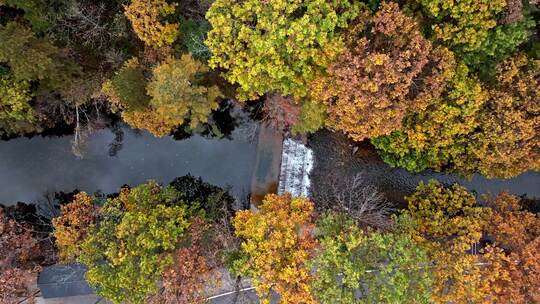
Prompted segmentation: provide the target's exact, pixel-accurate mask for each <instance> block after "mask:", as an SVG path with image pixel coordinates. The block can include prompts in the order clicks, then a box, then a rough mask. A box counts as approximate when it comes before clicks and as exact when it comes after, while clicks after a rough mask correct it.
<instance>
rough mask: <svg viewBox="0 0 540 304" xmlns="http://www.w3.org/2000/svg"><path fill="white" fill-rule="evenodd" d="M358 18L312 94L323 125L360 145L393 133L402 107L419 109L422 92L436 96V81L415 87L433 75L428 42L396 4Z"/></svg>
mask: <svg viewBox="0 0 540 304" xmlns="http://www.w3.org/2000/svg"><path fill="white" fill-rule="evenodd" d="M359 20H360V21H359V24H356V25H354V26H352V27H351V29H350V30H349V32H348V33H347V37H346V38H347V41H348V43H347V44H346V46H347V47H346V49H345V50H344V51H343V52H342V53H341V54H340V55H339V56H338V57H337V59H336V60H335V61H334V62H333V63H332V64H330V66H329V67H328V75H326V76H325V77H323V78H322V79H316V80H315V82H314V92H313V93H312V94H313V98H314V99H315V100H325V101H327V102H328V104H329V105H328V112H329V119H328V125H329V126H331V127H332V128H335V129H337V130H341V131H343V132H345V133H347V134H349V135H350V136H351V137H352V138H353V139H355V140H359V141H360V140H363V139H364V138H370V137H375V136H379V135H384V134H388V133H390V132H391V131H393V130H396V129H398V128H399V127H400V126H401V120H402V119H403V116H404V115H405V112H406V111H407V110H408V109H415V108H423V104H424V103H425V99H426V96H425V95H426V93H428V94H436V92H435V91H436V89H437V88H436V87H433V86H434V85H436V84H437V82H435V83H433V81H430V80H425V81H423V83H421V84H420V85H418V83H419V82H420V81H419V79H420V78H432V77H434V76H435V75H430V74H431V71H428V70H430V68H431V67H430V66H431V65H433V64H434V63H432V62H430V61H432V58H431V55H430V52H431V44H430V42H429V41H428V40H427V39H426V38H424V37H422V34H421V32H420V30H419V29H418V26H417V24H416V23H415V22H414V20H413V18H411V17H408V16H406V15H405V14H404V13H403V12H401V10H400V8H399V6H398V5H397V4H396V3H393V2H383V3H382V4H381V6H380V8H379V10H378V11H377V13H375V15H373V16H369V15H366V16H361V17H360V18H359ZM433 59H434V58H433ZM422 84H425V87H423V86H422ZM434 90H435V91H434Z"/></svg>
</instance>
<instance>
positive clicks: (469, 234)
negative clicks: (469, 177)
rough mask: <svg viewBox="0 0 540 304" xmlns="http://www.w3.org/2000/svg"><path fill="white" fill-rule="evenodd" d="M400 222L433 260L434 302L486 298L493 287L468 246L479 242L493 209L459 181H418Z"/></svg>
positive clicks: (466, 301) (479, 300)
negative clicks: (446, 183)
mask: <svg viewBox="0 0 540 304" xmlns="http://www.w3.org/2000/svg"><path fill="white" fill-rule="evenodd" d="M406 200H407V201H408V203H409V207H408V209H405V210H403V211H402V212H401V214H400V215H399V217H398V223H399V227H400V228H401V229H402V230H403V232H404V233H406V234H409V235H410V236H411V237H412V239H413V240H415V241H416V242H417V243H418V244H419V245H421V247H423V248H424V249H425V250H426V251H427V253H428V256H429V258H430V260H431V262H432V264H433V268H432V269H431V275H432V278H433V290H432V299H431V300H432V302H433V303H483V301H485V300H486V299H487V298H488V297H489V295H490V293H491V291H490V288H489V286H488V285H487V284H485V282H484V280H482V277H481V275H482V272H481V269H482V268H481V264H480V261H481V260H480V257H479V256H477V255H473V254H470V253H469V252H468V251H469V250H470V249H471V247H472V246H473V244H475V243H478V242H479V241H480V238H481V236H482V231H483V229H484V227H485V225H486V220H487V219H488V217H489V215H490V214H491V213H490V209H489V208H482V207H477V206H475V205H476V199H475V197H474V195H473V194H471V193H470V192H468V191H467V190H466V189H465V188H464V187H462V186H459V185H457V184H455V185H453V186H451V187H445V186H443V185H442V184H440V183H439V182H437V181H435V180H431V181H429V183H427V184H424V183H422V182H421V183H420V184H419V185H418V187H417V188H416V192H415V193H414V194H413V195H412V196H409V197H407V198H406Z"/></svg>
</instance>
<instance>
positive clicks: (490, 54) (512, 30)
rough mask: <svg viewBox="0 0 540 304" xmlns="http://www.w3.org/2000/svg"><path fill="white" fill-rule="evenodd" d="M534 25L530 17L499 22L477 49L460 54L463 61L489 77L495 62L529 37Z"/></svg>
mask: <svg viewBox="0 0 540 304" xmlns="http://www.w3.org/2000/svg"><path fill="white" fill-rule="evenodd" d="M510 2H511V1H509V3H510ZM519 2H520V3H521V1H519ZM535 26H536V24H535V22H534V20H533V19H532V18H530V17H527V18H524V19H522V20H519V21H516V22H513V23H508V24H501V25H499V26H497V27H495V28H493V29H492V30H490V31H489V32H488V34H487V37H486V39H485V40H484V41H483V42H482V44H481V45H480V47H479V48H478V49H477V50H475V51H471V52H467V53H465V54H462V55H461V57H462V58H463V62H464V63H465V64H467V66H469V67H471V68H472V69H474V70H479V72H480V75H481V76H483V77H486V78H487V77H490V76H491V74H493V71H494V70H495V67H496V65H497V64H499V63H500V62H501V61H503V60H505V59H506V58H507V57H509V56H510V55H512V53H514V52H515V50H516V49H517V47H518V46H519V45H521V44H522V43H524V42H525V41H527V39H529V37H530V36H531V33H532V30H533V29H534V28H535Z"/></svg>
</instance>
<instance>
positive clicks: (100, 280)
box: [79, 181, 191, 303]
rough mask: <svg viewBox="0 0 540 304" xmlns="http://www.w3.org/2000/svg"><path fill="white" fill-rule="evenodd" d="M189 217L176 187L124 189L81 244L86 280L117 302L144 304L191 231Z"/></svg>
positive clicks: (152, 185)
mask: <svg viewBox="0 0 540 304" xmlns="http://www.w3.org/2000/svg"><path fill="white" fill-rule="evenodd" d="M190 212H191V210H188V209H187V208H186V207H185V204H184V203H183V202H182V201H180V200H179V193H178V192H177V191H176V190H174V189H173V188H171V187H166V188H161V187H160V186H159V185H158V184H157V183H155V182H152V181H150V182H147V183H146V184H142V185H139V186H137V187H135V188H133V189H127V188H124V189H122V190H121V192H120V195H119V196H118V197H116V198H109V199H107V201H106V202H105V204H104V205H103V207H102V208H101V209H100V211H99V215H98V217H99V218H98V221H97V223H96V224H94V225H92V226H90V228H89V229H88V232H87V236H86V238H85V239H84V242H83V243H82V245H81V254H80V256H79V261H80V262H82V263H83V264H85V265H86V266H87V267H88V272H87V273H86V280H87V281H88V282H89V283H90V284H91V285H92V286H94V287H95V288H96V289H97V293H98V294H99V295H101V296H103V297H105V298H107V299H109V300H111V301H113V302H114V303H122V302H125V301H128V302H130V303H144V301H145V300H146V298H147V297H148V296H150V295H152V294H155V293H156V292H157V291H158V286H157V281H158V280H159V279H161V277H162V272H163V270H164V269H165V268H166V267H167V266H169V265H171V264H172V263H173V260H172V257H171V256H170V253H172V252H173V251H174V250H175V249H176V248H177V246H178V244H179V242H180V241H181V238H182V237H183V236H184V234H185V232H186V230H187V229H188V227H189V220H188V217H189V216H190Z"/></svg>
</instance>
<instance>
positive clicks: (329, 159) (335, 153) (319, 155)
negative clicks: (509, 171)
mask: <svg viewBox="0 0 540 304" xmlns="http://www.w3.org/2000/svg"><path fill="white" fill-rule="evenodd" d="M309 146H310V147H311V148H312V149H313V150H314V152H315V168H314V169H313V172H312V174H311V177H312V185H313V186H314V187H317V185H320V184H323V183H324V182H325V179H327V178H328V176H329V174H330V173H331V172H333V173H334V174H337V175H338V176H342V177H343V176H344V177H346V176H352V175H354V174H357V173H361V174H362V175H363V178H364V181H365V182H366V183H369V184H372V185H374V186H376V187H377V188H378V189H379V190H380V191H381V192H383V193H384V194H385V195H386V196H387V198H388V199H390V200H392V201H394V202H396V203H398V204H401V203H403V201H404V200H403V197H404V196H405V195H409V194H411V193H413V192H414V189H415V187H416V186H417V185H418V183H419V182H420V181H428V180H429V179H437V180H439V181H440V182H441V183H443V184H446V185H449V184H454V183H459V184H461V185H463V186H465V187H466V188H467V189H469V190H470V191H472V192H473V193H475V194H476V195H477V197H478V198H481V196H482V194H498V193H499V192H501V191H508V192H510V193H513V194H516V195H525V196H527V197H529V198H536V199H539V198H540V172H533V171H528V172H525V173H523V174H521V175H519V176H516V177H514V178H511V179H506V180H502V179H487V178H485V177H483V176H481V175H479V174H475V175H474V176H473V177H472V178H471V179H470V180H468V179H465V178H460V177H458V176H454V175H449V174H442V173H437V172H433V171H429V170H428V171H425V172H421V173H418V174H413V173H410V172H407V171H406V170H405V169H399V168H391V167H390V166H389V165H387V164H385V163H384V162H383V161H382V160H381V159H380V158H379V157H378V155H377V153H376V151H375V150H374V148H373V147H372V146H371V145H370V144H364V143H363V144H360V145H359V146H358V150H357V152H356V153H354V154H353V146H354V145H353V143H352V142H351V141H350V140H348V139H347V138H346V137H345V136H344V135H341V134H336V133H331V132H329V131H320V132H317V134H315V135H313V136H312V137H311V139H310V142H309Z"/></svg>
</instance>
